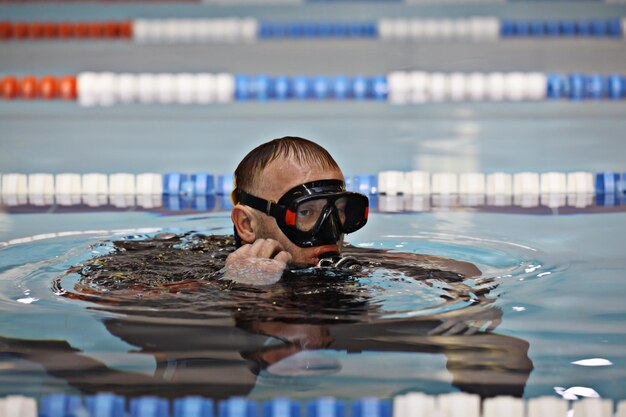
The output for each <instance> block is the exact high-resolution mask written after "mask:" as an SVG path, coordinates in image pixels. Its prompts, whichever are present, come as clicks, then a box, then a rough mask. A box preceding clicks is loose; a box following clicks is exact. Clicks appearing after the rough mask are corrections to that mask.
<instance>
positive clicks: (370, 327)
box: [0, 233, 532, 398]
mask: <svg viewBox="0 0 626 417" xmlns="http://www.w3.org/2000/svg"><path fill="white" fill-rule="evenodd" d="M233 244H234V242H233V240H232V239H231V238H229V237H223V236H202V235H198V234H193V233H188V234H185V235H182V236H179V235H174V234H162V235H157V236H156V237H155V238H150V239H138V240H133V239H131V240H121V241H116V242H112V243H111V242H107V243H102V244H100V246H101V248H104V249H107V248H108V251H109V253H108V254H106V255H103V256H100V257H97V258H94V259H92V260H90V261H88V262H86V263H85V264H84V265H81V266H76V267H74V268H72V269H71V270H70V271H68V273H67V274H65V275H64V276H62V277H59V278H58V279H56V280H55V282H54V290H55V291H56V293H57V294H59V295H63V296H65V297H68V298H74V299H81V300H87V301H90V302H92V306H91V307H90V308H92V309H95V310H101V311H106V312H110V313H113V314H107V316H106V318H105V319H104V325H105V327H106V329H107V330H108V331H109V332H110V333H111V334H112V335H114V336H116V337H118V338H120V339H122V340H124V341H126V342H128V343H129V344H132V345H134V346H136V347H137V352H138V353H141V354H144V355H145V354H148V355H151V356H153V357H154V359H155V361H156V371H155V372H154V374H152V375H146V374H144V373H139V372H133V371H131V370H120V369H118V368H114V367H111V366H108V365H107V364H106V363H104V362H101V361H98V360H96V359H93V358H90V357H88V356H85V355H82V354H81V351H80V350H78V349H75V348H73V347H71V346H70V345H69V344H68V343H67V342H66V341H27V340H16V339H6V338H1V337H0V346H1V347H2V348H1V350H2V351H3V352H4V353H5V354H8V355H11V356H16V357H19V358H23V359H26V360H27V361H30V362H34V363H37V364H40V365H42V366H43V367H44V368H45V370H46V372H48V373H49V374H50V375H52V376H55V377H57V378H61V379H62V380H64V381H67V383H69V384H70V385H72V386H74V387H76V388H78V389H80V390H81V391H83V392H85V393H95V392H100V391H111V392H116V393H118V394H122V395H126V396H137V395H146V394H153V395H161V396H165V397H178V396H183V395H194V394H197V395H203V396H207V397H212V398H226V397H229V396H233V395H246V394H248V393H250V391H251V390H252V389H253V388H254V387H255V385H256V383H257V379H258V375H259V374H260V373H261V372H263V373H264V374H271V375H275V376H277V377H285V378H287V381H289V378H320V377H322V378H332V376H333V375H335V374H337V373H340V372H341V370H342V362H341V360H340V359H338V357H337V355H333V354H332V353H333V352H335V353H336V352H347V354H348V355H358V354H361V353H365V352H379V353H389V352H392V353H404V354H406V353H409V354H416V353H441V354H444V355H445V357H446V360H447V365H446V367H447V370H448V371H449V373H450V374H451V376H452V383H453V385H455V386H457V387H458V388H460V389H462V390H464V391H467V392H472V393H478V394H480V395H481V396H484V397H486V396H494V395H516V396H520V395H522V393H523V389H524V385H525V383H526V380H527V379H528V376H529V373H530V371H531V370H532V363H531V361H530V359H529V358H528V355H527V351H528V344H527V342H525V341H523V340H520V339H516V338H512V337H508V336H503V335H498V334H496V333H493V332H492V330H493V329H494V328H495V327H496V326H497V325H498V323H499V322H500V318H501V314H502V313H501V311H500V310H499V309H498V308H496V307H495V306H494V305H493V304H492V302H491V300H490V299H489V298H488V295H489V291H490V290H491V289H492V288H493V283H492V282H491V281H490V280H489V279H481V278H476V279H473V280H472V279H467V278H466V277H469V276H473V275H478V273H479V271H478V270H477V269H476V268H475V267H474V266H473V265H470V264H466V263H463V262H456V261H452V260H445V259H441V258H435V257H427V256H419V255H414V254H406V253H405V254H402V253H389V252H385V251H379V250H371V249H359V248H353V247H348V248H346V250H345V254H346V255H350V256H353V257H355V258H356V259H358V260H359V261H360V262H361V268H343V269H341V268H340V269H337V268H321V269H320V268H309V269H304V270H292V271H287V272H286V273H285V274H284V276H283V278H282V279H281V280H280V281H279V282H278V283H277V284H275V285H271V286H266V287H250V286H244V285H240V284H235V283H232V282H229V281H226V280H223V279H221V274H220V269H221V268H222V267H223V265H224V261H225V259H226V256H227V255H228V254H229V253H230V252H231V251H232V250H233V249H234V246H233ZM68 284H69V285H68ZM72 286H73V288H72ZM389 372H391V373H393V369H390V370H389ZM416 375H417V376H416V378H419V369H417V370H416ZM373 378H375V376H373ZM288 389H289V386H285V390H287V391H288ZM406 389H410V387H408V386H407V387H406ZM285 393H287V392H285ZM337 395H338V394H337Z"/></svg>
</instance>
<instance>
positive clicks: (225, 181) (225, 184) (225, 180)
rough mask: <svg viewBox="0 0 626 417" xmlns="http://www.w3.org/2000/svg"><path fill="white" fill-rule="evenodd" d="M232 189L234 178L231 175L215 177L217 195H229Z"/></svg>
mask: <svg viewBox="0 0 626 417" xmlns="http://www.w3.org/2000/svg"><path fill="white" fill-rule="evenodd" d="M233 188H234V176H233V175H231V174H224V175H218V176H217V190H216V193H217V194H218V195H230V193H231V192H232V191H233Z"/></svg>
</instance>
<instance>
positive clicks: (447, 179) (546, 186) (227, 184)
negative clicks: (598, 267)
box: [0, 171, 626, 197]
mask: <svg viewBox="0 0 626 417" xmlns="http://www.w3.org/2000/svg"><path fill="white" fill-rule="evenodd" d="M233 183H234V181H233V176H232V174H225V175H217V176H215V175H213V174H210V173H200V172H199V173H192V174H187V173H181V172H172V173H166V174H159V173H141V174H137V175H135V174H131V173H114V174H109V175H107V174H103V173H88V174H82V175H81V174H77V173H61V174H56V175H55V174H46V173H33V174H28V175H27V174H19V173H5V174H0V195H3V196H28V195H31V196H55V195H56V196H63V195H77V196H80V195H111V196H116V195H121V196H124V195H164V196H189V197H193V196H211V195H224V196H228V195H230V192H231V191H232V189H233ZM346 188H347V189H348V190H352V191H357V192H360V193H363V194H366V195H416V196H428V195H487V196H495V195H503V196H521V195H544V194H564V195H566V194H587V195H612V194H617V195H622V194H624V193H626V172H624V173H619V172H599V173H596V174H594V173H591V172H583V171H579V172H568V173H565V172H544V173H536V172H520V173H515V174H510V173H503V172H495V173H490V174H484V173H460V174H457V173H432V174H431V173H429V172H424V171H410V172H403V171H382V172H380V173H378V174H377V175H374V174H362V175H352V176H346Z"/></svg>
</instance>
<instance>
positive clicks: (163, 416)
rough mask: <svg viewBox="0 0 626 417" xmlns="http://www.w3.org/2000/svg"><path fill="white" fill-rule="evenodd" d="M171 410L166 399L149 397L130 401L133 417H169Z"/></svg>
mask: <svg viewBox="0 0 626 417" xmlns="http://www.w3.org/2000/svg"><path fill="white" fill-rule="evenodd" d="M169 408H170V407H169V402H168V401H167V400H166V399H165V398H159V397H153V396H147V397H140V398H134V399H132V400H130V416H131V417H169V416H170V411H169Z"/></svg>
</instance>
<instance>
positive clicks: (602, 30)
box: [591, 19, 608, 37]
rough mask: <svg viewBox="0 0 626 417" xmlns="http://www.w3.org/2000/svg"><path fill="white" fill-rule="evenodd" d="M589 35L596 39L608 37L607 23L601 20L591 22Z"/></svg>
mask: <svg viewBox="0 0 626 417" xmlns="http://www.w3.org/2000/svg"><path fill="white" fill-rule="evenodd" d="M591 35H592V36H596V37H606V36H607V35H608V25H607V21H606V20H602V19H595V20H592V21H591Z"/></svg>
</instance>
